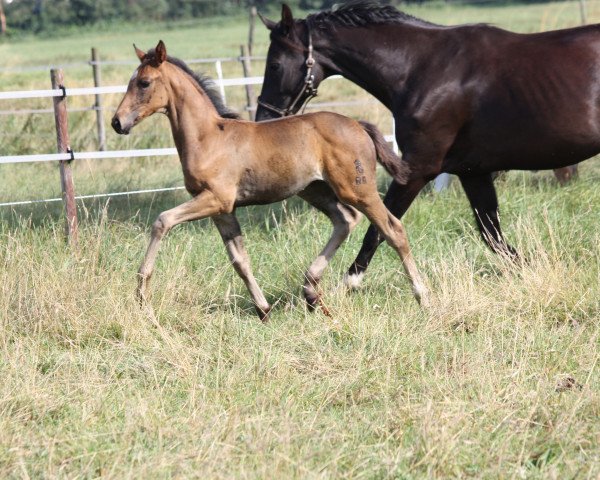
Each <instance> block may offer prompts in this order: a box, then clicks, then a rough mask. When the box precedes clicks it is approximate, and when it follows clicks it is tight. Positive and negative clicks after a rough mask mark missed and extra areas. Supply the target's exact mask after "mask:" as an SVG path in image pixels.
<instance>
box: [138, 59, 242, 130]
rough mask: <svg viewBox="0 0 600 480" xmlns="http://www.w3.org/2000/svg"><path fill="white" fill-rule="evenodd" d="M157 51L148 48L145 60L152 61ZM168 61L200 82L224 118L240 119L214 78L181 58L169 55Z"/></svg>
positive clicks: (199, 84) (200, 85)
mask: <svg viewBox="0 0 600 480" xmlns="http://www.w3.org/2000/svg"><path fill="white" fill-rule="evenodd" d="M154 56H155V52H154V49H151V50H148V52H147V53H146V57H145V61H152V60H153V59H154ZM167 62H169V63H171V64H173V65H175V66H176V67H179V68H180V69H181V70H183V71H184V72H185V73H187V74H188V75H189V76H190V77H192V78H193V79H194V81H195V82H196V83H197V84H198V86H199V87H200V88H201V89H202V91H203V92H204V93H206V96H207V97H208V99H209V100H210V101H211V103H212V104H213V105H214V107H215V108H216V109H217V112H218V113H219V115H220V116H221V117H223V118H235V119H239V118H240V116H239V115H238V114H237V113H236V112H234V111H233V110H231V109H230V108H229V107H227V106H226V105H225V103H224V102H223V98H222V97H221V94H220V93H219V91H218V90H217V86H216V85H215V82H214V81H213V79H212V78H210V77H208V76H206V75H202V74H200V73H197V72H194V71H193V70H192V69H191V68H190V67H188V66H187V65H186V63H185V62H184V61H183V60H180V59H179V58H175V57H170V56H167Z"/></svg>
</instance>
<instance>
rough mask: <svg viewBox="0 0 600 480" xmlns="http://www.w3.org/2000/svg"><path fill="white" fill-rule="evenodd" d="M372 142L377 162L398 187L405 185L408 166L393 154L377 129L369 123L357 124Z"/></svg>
mask: <svg viewBox="0 0 600 480" xmlns="http://www.w3.org/2000/svg"><path fill="white" fill-rule="evenodd" d="M358 123H360V125H361V126H362V127H363V128H364V130H365V132H367V134H368V135H369V137H371V140H373V145H375V152H377V160H379V163H380V164H381V165H382V166H383V168H385V169H386V171H387V172H388V173H389V174H390V175H391V176H392V177H393V178H394V180H395V181H396V182H398V183H399V184H400V185H406V183H407V182H408V174H409V173H410V171H409V167H408V164H407V163H406V162H405V161H403V160H402V158H400V157H399V156H398V155H396V154H395V153H394V150H392V147H390V146H389V144H388V143H387V142H386V141H385V138H384V137H383V135H382V134H381V132H380V131H379V129H378V128H377V127H376V126H375V125H373V124H372V123H369V122H362V121H361V122H358Z"/></svg>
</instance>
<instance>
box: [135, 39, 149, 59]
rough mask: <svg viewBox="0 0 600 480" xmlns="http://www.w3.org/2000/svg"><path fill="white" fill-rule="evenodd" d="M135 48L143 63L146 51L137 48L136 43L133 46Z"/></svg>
mask: <svg viewBox="0 0 600 480" xmlns="http://www.w3.org/2000/svg"><path fill="white" fill-rule="evenodd" d="M133 48H134V50H135V54H136V55H137V57H138V58H139V59H140V62H143V61H144V58H145V57H146V52H144V51H142V50H140V49H139V48H138V47H136V46H135V43H134V44H133Z"/></svg>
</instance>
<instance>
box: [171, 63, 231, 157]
mask: <svg viewBox="0 0 600 480" xmlns="http://www.w3.org/2000/svg"><path fill="white" fill-rule="evenodd" d="M167 114H168V117H169V121H170V123H171V131H172V132H173V140H174V141H175V146H176V147H177V151H178V152H179V155H180V158H181V161H182V162H185V161H186V160H187V158H186V157H187V156H188V155H189V154H190V153H191V152H198V151H201V146H202V145H201V144H202V142H203V141H204V139H205V138H206V137H207V136H209V135H211V133H212V132H214V130H215V125H216V123H218V120H219V119H220V116H219V114H218V113H217V110H216V109H215V107H214V105H213V104H212V102H211V101H210V100H209V98H208V96H207V95H206V94H205V93H203V92H201V91H200V89H199V87H198V86H196V85H195V84H194V83H193V80H192V79H191V78H188V76H187V75H186V74H184V73H180V74H179V75H178V76H177V77H176V78H175V79H174V80H172V82H171V94H170V99H169V108H168V113H167Z"/></svg>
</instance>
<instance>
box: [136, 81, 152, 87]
mask: <svg viewBox="0 0 600 480" xmlns="http://www.w3.org/2000/svg"><path fill="white" fill-rule="evenodd" d="M149 86H150V82H149V81H148V80H138V87H140V88H148V87H149Z"/></svg>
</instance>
